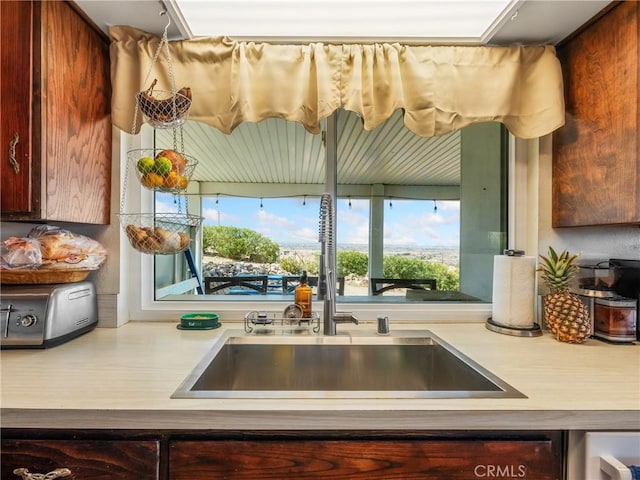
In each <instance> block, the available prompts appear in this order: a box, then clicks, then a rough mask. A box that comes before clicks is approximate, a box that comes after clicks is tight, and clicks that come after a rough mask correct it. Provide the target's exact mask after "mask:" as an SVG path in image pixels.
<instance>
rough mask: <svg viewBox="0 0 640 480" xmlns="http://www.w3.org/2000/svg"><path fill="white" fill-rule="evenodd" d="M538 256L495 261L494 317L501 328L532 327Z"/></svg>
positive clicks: (506, 258)
mask: <svg viewBox="0 0 640 480" xmlns="http://www.w3.org/2000/svg"><path fill="white" fill-rule="evenodd" d="M535 279H536V257H525V256H520V257H518V256H508V255H496V256H495V257H494V258H493V316H492V320H493V321H494V322H495V323H498V324H500V325H504V326H508V327H515V328H532V327H533V326H534V318H535Z"/></svg>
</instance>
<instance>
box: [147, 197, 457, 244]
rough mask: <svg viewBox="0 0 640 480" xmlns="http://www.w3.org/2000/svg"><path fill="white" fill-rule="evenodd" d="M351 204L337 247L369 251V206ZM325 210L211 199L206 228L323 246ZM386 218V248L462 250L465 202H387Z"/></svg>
mask: <svg viewBox="0 0 640 480" xmlns="http://www.w3.org/2000/svg"><path fill="white" fill-rule="evenodd" d="M216 201H217V203H216ZM350 202H351V206H350V207H349V200H347V199H342V198H341V199H339V200H338V208H337V221H338V224H337V234H338V236H337V244H361V245H366V244H367V243H368V236H369V202H368V201H367V200H358V199H352V200H351V201H350ZM390 202H391V205H390ZM172 203H173V201H172V200H169V201H168V202H166V203H165V200H164V199H163V200H162V201H160V202H159V203H158V204H157V207H156V208H157V211H159V212H161V211H171V209H172V205H171V204H172ZM261 203H262V207H261V206H260V204H261ZM319 204H320V202H319V199H318V198H312V197H306V198H303V197H295V198H265V199H262V200H261V199H260V198H239V197H227V196H220V197H217V198H216V197H206V198H204V199H203V211H202V216H203V217H204V220H203V224H204V225H227V226H236V227H242V228H250V229H252V230H255V231H257V232H259V233H261V234H262V235H264V236H266V237H268V238H269V239H271V240H273V241H275V242H276V243H280V244H296V243H313V242H317V241H318V225H319V211H320V207H319ZM434 206H437V210H434ZM384 217H385V221H384V222H385V228H384V232H385V233H384V244H385V245H386V246H402V247H408V246H415V247H456V246H458V245H459V243H460V202H457V201H438V202H437V203H435V204H434V202H433V201H431V200H429V201H416V200H400V199H392V200H389V199H386V200H385V202H384Z"/></svg>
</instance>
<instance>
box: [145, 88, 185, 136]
mask: <svg viewBox="0 0 640 480" xmlns="http://www.w3.org/2000/svg"><path fill="white" fill-rule="evenodd" d="M190 95H191V92H190V90H189V89H182V90H180V91H178V92H176V93H173V92H170V91H166V90H153V89H152V88H151V89H149V90H146V91H142V92H138V93H137V94H136V103H137V105H138V107H139V108H140V110H141V111H142V113H143V114H144V117H145V120H146V121H147V123H148V124H149V125H151V126H152V127H154V128H176V127H179V126H180V125H182V124H183V123H184V121H185V120H186V119H187V116H188V113H189V108H190V107H191V98H190Z"/></svg>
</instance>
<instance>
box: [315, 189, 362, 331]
mask: <svg viewBox="0 0 640 480" xmlns="http://www.w3.org/2000/svg"><path fill="white" fill-rule="evenodd" d="M334 211H335V205H334V203H333V197H332V196H331V194H329V193H325V194H323V195H322V198H321V200H320V234H319V238H318V241H319V242H320V265H319V270H318V300H323V301H324V306H323V309H322V325H323V333H324V334H325V335H335V334H336V325H337V324H338V323H355V324H356V325H357V324H358V319H357V318H356V317H354V316H353V315H352V314H350V313H346V312H336V295H337V291H336V290H337V289H336V275H335V265H336V250H335V216H334Z"/></svg>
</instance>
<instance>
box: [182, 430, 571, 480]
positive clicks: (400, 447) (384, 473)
mask: <svg viewBox="0 0 640 480" xmlns="http://www.w3.org/2000/svg"><path fill="white" fill-rule="evenodd" d="M169 469H170V478H171V479H172V480H183V479H184V480H192V479H194V478H207V479H222V478H223V479H231V480H236V479H246V480H249V479H252V480H253V479H257V478H263V479H266V478H296V479H326V478H332V479H349V480H357V479H367V480H372V479H390V478H402V479H421V480H431V479H433V480H436V479H437V480H442V479H445V478H446V479H447V480H457V479H460V480H461V479H464V480H470V479H475V478H521V479H535V480H556V479H558V480H559V479H560V478H562V459H561V454H560V449H559V448H557V446H554V445H553V444H552V441H551V440H477V439H475V440H474V439H469V440H466V439H461V440H383V441H381V440H370V441H365V440H362V441H360V440H356V441H353V440H345V441H340V440H329V441H326V440H322V441H309V440H286V441H186V440H185V441H174V442H172V443H171V444H170V454H169Z"/></svg>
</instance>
